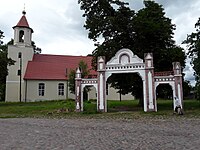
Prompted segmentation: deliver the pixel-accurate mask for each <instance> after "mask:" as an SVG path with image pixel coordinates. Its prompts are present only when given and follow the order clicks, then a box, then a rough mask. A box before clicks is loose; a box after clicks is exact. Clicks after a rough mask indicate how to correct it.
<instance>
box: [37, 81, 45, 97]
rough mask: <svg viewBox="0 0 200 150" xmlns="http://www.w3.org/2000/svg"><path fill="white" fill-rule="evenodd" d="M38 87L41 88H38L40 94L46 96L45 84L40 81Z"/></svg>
mask: <svg viewBox="0 0 200 150" xmlns="http://www.w3.org/2000/svg"><path fill="white" fill-rule="evenodd" d="M38 89H39V90H38V92H39V96H44V90H45V84H44V83H39V87H38Z"/></svg>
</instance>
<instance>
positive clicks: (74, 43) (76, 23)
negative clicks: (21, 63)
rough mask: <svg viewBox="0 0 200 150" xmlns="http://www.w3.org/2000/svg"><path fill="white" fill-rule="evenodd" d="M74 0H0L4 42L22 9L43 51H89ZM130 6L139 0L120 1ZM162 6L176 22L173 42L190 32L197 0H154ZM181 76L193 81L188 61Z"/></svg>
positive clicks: (137, 6) (90, 44) (199, 1)
mask: <svg viewBox="0 0 200 150" xmlns="http://www.w3.org/2000/svg"><path fill="white" fill-rule="evenodd" d="M77 1H78V0H0V4H1V10H0V30H2V31H3V32H4V36H5V38H4V42H5V43H6V42H8V41H9V40H10V39H11V38H13V29H12V27H13V26H15V25H16V24H17V23H18V21H19V19H20V18H21V16H22V11H23V9H24V3H25V10H26V12H27V14H26V18H27V20H28V22H29V25H30V27H31V28H32V29H33V30H34V33H33V41H35V43H36V45H37V46H38V47H40V48H42V53H44V54H59V55H60V54H61V55H63V54H64V55H87V54H91V53H92V51H93V49H94V46H93V44H94V43H93V41H91V40H89V39H88V38H87V31H86V30H85V29H84V28H83V25H84V18H83V17H82V13H83V12H82V11H81V10H80V6H79V5H78V2H77ZM124 1H127V2H129V3H130V7H131V8H132V9H134V10H136V11H137V10H139V9H140V8H142V7H143V0H124ZM155 1H156V2H158V3H159V4H161V5H163V8H164V10H165V12H166V16H167V17H169V18H170V19H172V23H173V24H175V25H176V30H175V31H174V33H175V35H174V39H175V41H176V43H177V45H180V46H182V47H184V48H185V46H184V45H181V42H182V41H183V40H184V39H185V38H186V36H187V34H190V33H191V32H193V31H194V24H195V23H196V22H197V20H198V18H199V17H200V0H155ZM185 72H186V76H185V79H187V80H190V81H192V84H194V82H193V81H194V77H193V71H192V68H191V66H190V65H189V63H187V66H186V68H185Z"/></svg>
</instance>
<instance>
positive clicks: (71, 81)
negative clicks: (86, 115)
mask: <svg viewBox="0 0 200 150" xmlns="http://www.w3.org/2000/svg"><path fill="white" fill-rule="evenodd" d="M75 75H76V71H75V70H73V69H72V70H70V73H69V79H68V81H69V90H70V92H71V93H72V94H75Z"/></svg>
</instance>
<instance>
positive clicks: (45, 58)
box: [24, 54, 97, 80]
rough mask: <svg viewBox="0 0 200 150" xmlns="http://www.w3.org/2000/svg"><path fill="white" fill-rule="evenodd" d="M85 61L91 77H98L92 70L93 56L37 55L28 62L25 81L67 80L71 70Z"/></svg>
mask: <svg viewBox="0 0 200 150" xmlns="http://www.w3.org/2000/svg"><path fill="white" fill-rule="evenodd" d="M81 60H83V61H84V62H86V63H87V65H88V69H90V74H91V75H96V74H97V73H96V71H94V70H92V66H91V60H92V57H91V56H65V55H47V54H35V55H34V57H33V60H32V61H29V62H28V65H27V69H26V73H25V76H24V79H29V80H67V77H68V76H66V68H67V71H68V75H69V73H70V70H72V69H73V70H75V69H76V68H77V67H78V64H79V62H80V61H81Z"/></svg>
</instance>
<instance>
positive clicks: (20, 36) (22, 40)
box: [19, 30, 24, 43]
mask: <svg viewBox="0 0 200 150" xmlns="http://www.w3.org/2000/svg"><path fill="white" fill-rule="evenodd" d="M19 42H22V43H23V42H24V31H23V30H20V31H19Z"/></svg>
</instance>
